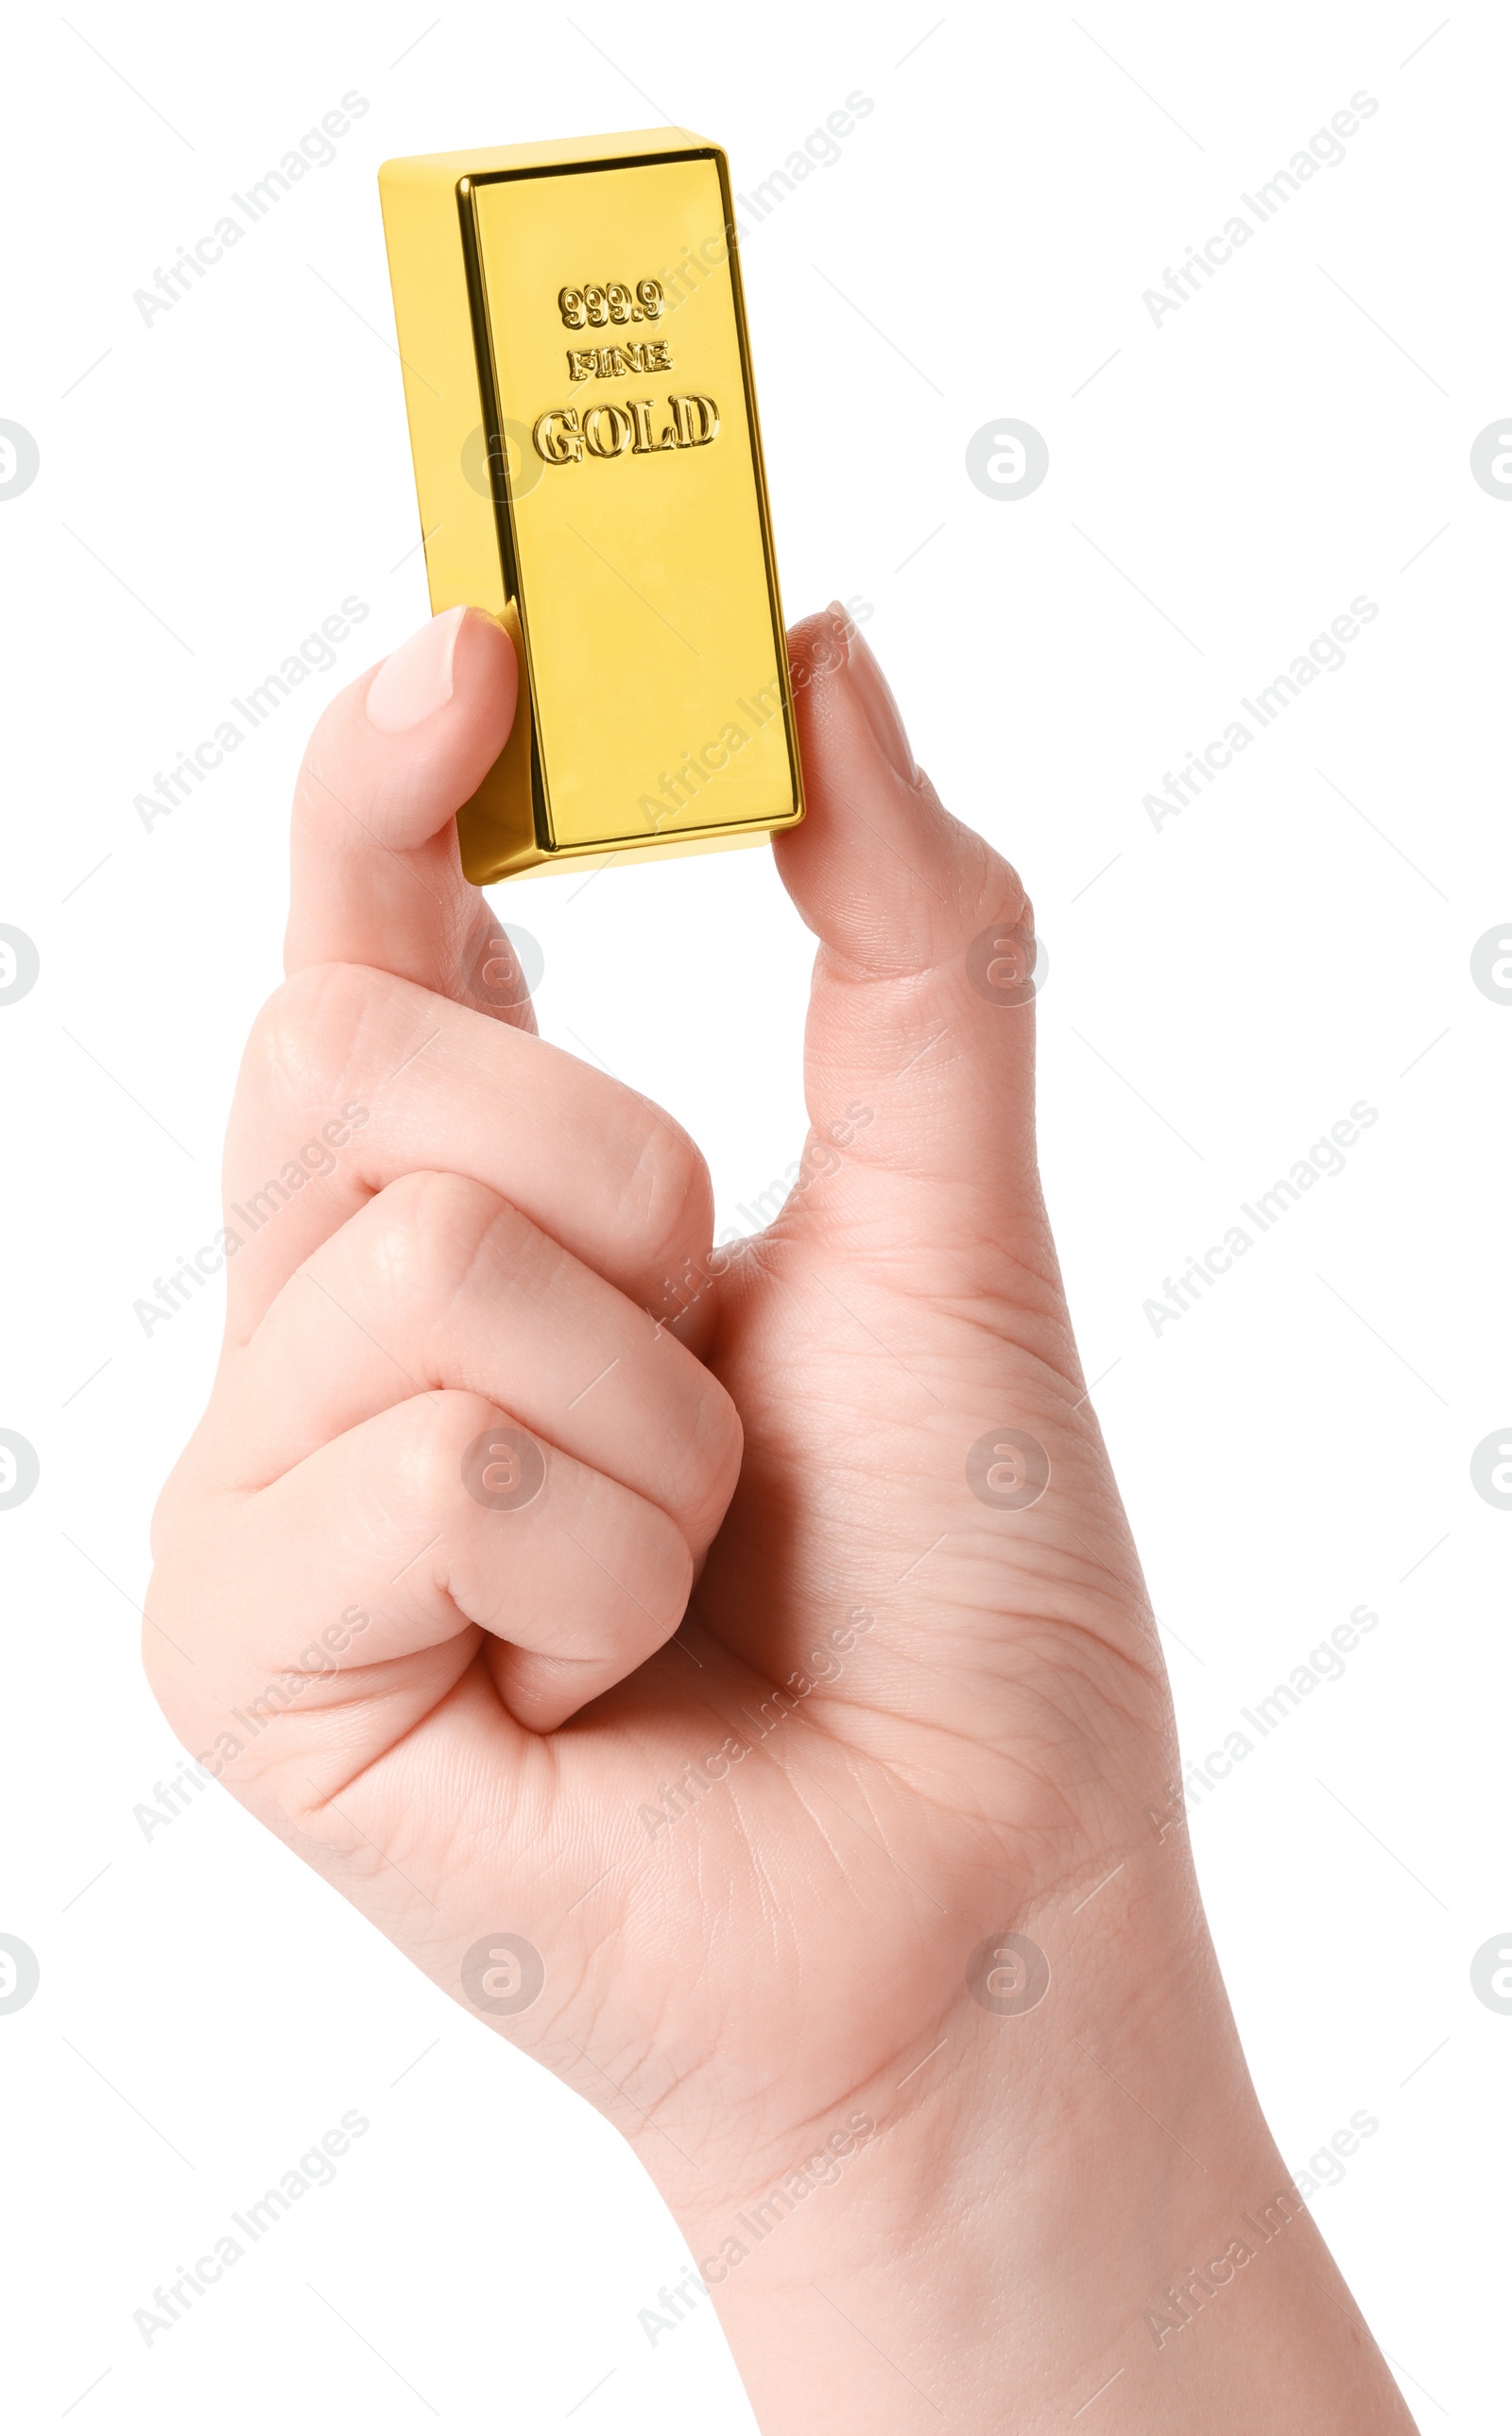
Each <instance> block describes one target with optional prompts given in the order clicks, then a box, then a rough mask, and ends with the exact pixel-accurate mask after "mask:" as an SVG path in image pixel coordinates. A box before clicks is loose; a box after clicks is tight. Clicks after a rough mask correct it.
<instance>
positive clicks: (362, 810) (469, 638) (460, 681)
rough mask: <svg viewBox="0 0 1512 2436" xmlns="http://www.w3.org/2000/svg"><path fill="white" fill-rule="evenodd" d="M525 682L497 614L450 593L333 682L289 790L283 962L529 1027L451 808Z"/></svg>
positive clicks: (497, 748)
mask: <svg viewBox="0 0 1512 2436" xmlns="http://www.w3.org/2000/svg"><path fill="white" fill-rule="evenodd" d="M516 692H517V663H516V660H515V654H514V650H513V644H512V642H511V640H510V637H509V635H507V634H506V633H505V632H504V630H503V628H502V627H501V626H500V625H498V624H497V623H495V620H494V619H492V618H487V617H485V616H484V615H483V614H482V612H481V611H479V610H476V609H448V610H446V611H445V612H444V613H443V615H442V616H441V617H439V618H432V619H431V620H430V622H429V624H428V625H426V626H422V627H421V628H420V630H419V632H418V633H417V634H414V635H410V636H409V638H408V641H407V642H405V643H402V644H401V645H400V647H399V649H398V650H397V651H396V652H394V653H391V656H390V657H389V658H388V659H387V660H384V661H382V662H381V663H380V665H379V666H378V667H377V668H376V669H370V670H368V671H367V672H366V674H365V675H363V676H360V677H358V678H357V680H356V683H355V684H354V685H350V686H348V687H346V689H345V691H344V692H342V693H339V694H338V695H337V697H336V700H335V701H334V702H333V703H332V704H331V705H329V707H328V708H327V710H326V711H325V713H324V716H323V717H322V720H321V722H320V723H319V725H318V726H317V728H316V730H315V733H314V735H313V736H312V737H311V738H310V740H309V744H308V746H307V748H306V750H305V755H304V765H303V767H302V768H301V771H300V775H299V783H298V785H297V786H296V788H295V791H294V818H293V826H292V831H291V837H290V864H291V869H290V896H289V916H288V930H287V936H286V939H285V944H284V964H285V969H286V971H287V972H289V973H297V972H300V971H302V970H303V969H304V967H305V966H309V965H324V964H351V965H371V966H376V967H377V968H378V969H379V970H380V971H384V972H391V973H397V974H399V975H400V976H401V977H402V978H403V979H404V980H406V981H411V982H418V983H420V985H421V986H422V988H425V989H431V990H436V991H439V992H440V993H441V994H442V995H443V996H445V997H448V998H455V999H458V1000H460V1001H461V1002H462V1003H463V1004H464V1005H470V1006H477V1007H480V1008H483V1009H485V1010H486V1011H487V1012H488V1013H490V1014H495V1015H500V1016H503V1017H504V1018H506V1019H508V1020H511V1021H513V1022H515V1023H522V1022H523V1023H524V1024H525V1025H526V1027H527V1028H528V1029H533V1019H532V1018H531V1017H530V1012H529V1001H528V996H527V993H526V991H525V987H524V982H523V978H522V976H521V975H520V973H519V971H518V967H517V960H516V959H515V958H514V956H513V950H512V949H511V948H510V945H509V941H508V938H507V937H506V936H505V935H504V933H503V930H502V926H501V924H500V923H499V922H498V921H497V919H496V917H495V915H494V914H493V913H492V911H491V909H490V907H489V904H488V901H487V899H486V898H485V897H484V896H483V895H482V893H481V891H480V890H478V889H477V888H474V887H472V886H471V885H470V884H469V882H468V881H467V880H466V879H464V878H463V875H462V867H461V856H460V854H459V851H458V844H457V824H456V818H455V815H456V813H457V811H458V810H459V809H460V808H461V806H462V805H463V804H465V803H466V802H467V800H468V798H469V797H470V796H471V795H472V794H473V793H474V792H475V791H476V790H477V789H478V787H479V786H481V784H482V782H483V779H484V778H485V777H486V775H487V774H488V771H489V769H490V768H491V766H492V764H493V763H494V762H495V760H496V759H497V757H498V755H499V754H500V752H501V751H502V750H503V748H504V745H505V742H506V740H507V739H508V738H509V736H510V734H511V732H512V728H513V721H514V710H515V697H516Z"/></svg>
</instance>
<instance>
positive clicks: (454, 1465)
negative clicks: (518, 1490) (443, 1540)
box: [393, 1387, 499, 1528]
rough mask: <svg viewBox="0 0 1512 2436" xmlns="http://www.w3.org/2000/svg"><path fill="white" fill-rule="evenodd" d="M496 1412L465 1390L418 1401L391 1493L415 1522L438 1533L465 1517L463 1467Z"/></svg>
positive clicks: (447, 1391)
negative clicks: (449, 1519)
mask: <svg viewBox="0 0 1512 2436" xmlns="http://www.w3.org/2000/svg"><path fill="white" fill-rule="evenodd" d="M498 1418H499V1413H498V1407H497V1405H495V1404H491V1403H490V1402H489V1401H488V1398H487V1397H486V1396H478V1395H474V1394H473V1393H472V1392H471V1390H470V1389H468V1388H465V1387H445V1388H442V1389H441V1390H439V1391H438V1393H436V1394H435V1395H432V1396H428V1397H426V1398H425V1399H424V1400H423V1401H419V1403H418V1405H417V1407H416V1409H415V1410H414V1414H413V1427H412V1428H411V1429H410V1430H409V1432H408V1435H407V1436H406V1438H405V1440H404V1442H403V1444H402V1446H401V1449H400V1452H399V1454H398V1458H397V1462H396V1467H395V1475H396V1476H395V1479H394V1483H393V1487H394V1489H395V1491H396V1492H397V1497H398V1499H399V1501H400V1502H401V1503H402V1504H403V1505H404V1507H405V1509H406V1510H407V1512H408V1513H409V1515H410V1516H411V1517H412V1518H413V1520H414V1521H415V1522H426V1523H429V1524H431V1525H432V1526H433V1527H438V1528H439V1527H441V1525H442V1524H443V1522H444V1521H445V1519H446V1518H447V1517H448V1516H455V1515H457V1514H460V1513H461V1512H462V1511H463V1507H464V1502H465V1498H466V1490H465V1488H464V1487H463V1484H462V1461H463V1457H464V1456H465V1454H466V1452H467V1449H468V1448H469V1447H470V1446H471V1445H472V1443H473V1441H474V1439H475V1438H478V1437H480V1436H481V1435H482V1434H483V1432H484V1431H485V1430H487V1429H489V1428H490V1427H491V1426H493V1425H494V1424H495V1423H496V1422H497V1420H498Z"/></svg>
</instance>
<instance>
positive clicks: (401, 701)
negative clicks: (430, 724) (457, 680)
mask: <svg viewBox="0 0 1512 2436" xmlns="http://www.w3.org/2000/svg"><path fill="white" fill-rule="evenodd" d="M466 615H467V612H466V610H465V608H462V609H447V610H444V611H443V613H442V615H441V616H440V617H439V618H432V619H431V621H430V623H429V625H428V626H422V627H421V629H420V632H419V634H418V635H410V637H409V640H408V643H401V644H400V646H399V649H398V650H397V651H396V652H393V653H391V654H390V656H389V657H388V659H386V660H385V661H384V663H383V666H382V668H381V669H380V670H378V673H377V675H376V676H375V677H374V680H373V683H372V684H371V685H370V686H369V687H368V704H367V708H368V719H369V722H370V723H371V725H373V726H374V727H375V728H376V729H377V731H378V733H379V735H380V736H403V735H405V734H406V733H407V732H408V730H409V729H410V728H411V727H419V726H420V725H421V724H422V722H424V721H426V720H427V719H433V718H434V717H435V715H436V713H437V711H438V710H444V709H445V707H446V705H447V704H448V703H449V702H450V700H451V684H452V676H451V664H452V654H453V653H454V652H455V651H456V649H457V637H458V635H460V634H461V624H462V619H463V618H465V617H466Z"/></svg>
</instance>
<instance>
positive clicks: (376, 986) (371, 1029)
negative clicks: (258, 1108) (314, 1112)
mask: <svg viewBox="0 0 1512 2436" xmlns="http://www.w3.org/2000/svg"><path fill="white" fill-rule="evenodd" d="M392 989H393V984H392V982H391V977H390V976H388V975H386V974H383V973H378V972H374V971H372V970H370V969H369V967H368V966H364V965H310V966H305V968H304V970H303V971H302V972H298V973H295V974H292V975H291V976H290V978H289V979H288V980H287V981H286V982H284V983H281V985H280V986H279V987H278V988H277V989H276V990H275V991H274V992H273V995H272V997H271V998H270V999H269V1001H268V1002H267V1004H266V1005H265V1006H264V1007H263V1008H262V1009H261V1011H260V1012H259V1014H258V1016H257V1018H256V1019H255V1021H254V1022H253V1025H252V1034H251V1036H250V1038H249V1040H248V1043H247V1054H246V1057H245V1059H244V1061H243V1068H242V1071H243V1076H244V1078H246V1079H250V1080H251V1081H252V1083H253V1084H254V1085H255V1087H256V1088H258V1089H259V1091H260V1093H261V1094H262V1096H263V1097H264V1098H265V1099H267V1100H268V1101H269V1102H270V1103H271V1104H272V1105H275V1106H281V1107H289V1108H298V1109H300V1110H301V1111H304V1110H308V1109H314V1108H320V1109H322V1110H325V1111H329V1109H330V1108H331V1107H332V1105H335V1104H337V1103H338V1102H339V1101H340V1099H341V1098H342V1097H343V1096H344V1094H345V1092H346V1091H347V1089H348V1088H356V1086H357V1085H358V1084H359V1083H361V1082H362V1081H363V1080H364V1078H365V1077H367V1076H369V1075H371V1073H372V1071H373V1067H374V1040H375V1036H376V1035H377V1034H378V1033H379V1031H380V1030H381V1029H384V1028H386V1026H385V1018H386V1016H387V1015H388V1012H389V1008H390V1004H391V997H392Z"/></svg>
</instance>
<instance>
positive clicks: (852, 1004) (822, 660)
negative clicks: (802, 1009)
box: [774, 602, 1043, 1251]
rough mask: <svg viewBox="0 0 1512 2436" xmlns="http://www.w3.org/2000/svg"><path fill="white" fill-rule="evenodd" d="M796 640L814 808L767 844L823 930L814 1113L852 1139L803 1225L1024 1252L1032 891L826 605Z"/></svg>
mask: <svg viewBox="0 0 1512 2436" xmlns="http://www.w3.org/2000/svg"><path fill="white" fill-rule="evenodd" d="M789 640H790V651H791V658H792V667H793V684H794V691H795V698H796V703H797V713H798V730H799V744H800V749H801V753H802V759H803V773H804V793H805V800H806V805H807V810H806V815H805V818H804V820H803V822H802V824H801V825H800V827H797V828H795V829H791V830H788V831H786V832H785V833H783V834H782V835H780V836H779V837H778V838H777V839H776V840H775V841H774V844H775V851H776V857H777V866H778V869H779V871H780V872H781V875H782V879H783V882H784V884H785V886H786V887H787V889H788V892H789V894H790V895H791V897H792V899H793V902H794V904H795V905H796V906H797V908H798V911H799V913H800V914H802V916H803V918H804V920H805V922H806V923H807V924H808V928H809V930H810V931H814V932H815V933H816V934H817V936H818V938H819V941H820V947H819V953H818V955H817V957H816V959H815V962H814V975H813V987H812V995H811V999H810V1003H809V1012H808V1042H807V1050H806V1056H805V1093H806V1099H807V1104H808V1115H809V1120H810V1122H811V1123H812V1125H813V1127H814V1130H815V1134H816V1136H817V1137H818V1138H819V1141H820V1142H821V1143H835V1142H840V1141H845V1144H846V1148H845V1157H844V1162H843V1164H844V1167H845V1171H846V1175H847V1179H848V1180H847V1185H846V1189H845V1191H844V1192H843V1195H837V1196H835V1197H831V1196H830V1195H828V1194H823V1195H819V1196H816V1197H815V1198H814V1199H813V1200H812V1201H809V1200H808V1199H806V1200H805V1201H804V1202H803V1203H802V1204H801V1205H800V1207H801V1209H802V1210H803V1212H804V1215H803V1216H801V1217H800V1218H799V1219H798V1221H797V1223H798V1224H799V1225H800V1226H803V1225H819V1224H822V1223H824V1221H823V1219H822V1216H821V1213H822V1212H830V1211H833V1212H834V1213H835V1216H836V1217H837V1219H838V1220H839V1221H840V1222H841V1223H843V1226H844V1227H845V1229H846V1234H847V1239H848V1240H849V1241H851V1242H852V1243H854V1242H855V1241H856V1232H855V1230H856V1228H857V1227H858V1225H859V1227H860V1244H861V1245H862V1246H864V1244H866V1242H867V1240H868V1238H869V1237H872V1236H873V1235H874V1234H875V1238H876V1240H877V1242H878V1246H879V1247H880V1246H881V1245H884V1244H887V1245H892V1246H894V1247H895V1246H896V1245H897V1244H899V1242H900V1241H901V1242H902V1243H904V1244H933V1245H937V1246H939V1247H940V1248H942V1249H944V1248H947V1247H949V1246H957V1245H959V1246H961V1247H963V1248H964V1247H966V1246H970V1245H981V1244H997V1245H1000V1246H1001V1247H1003V1248H1004V1249H1017V1250H1019V1251H1022V1249H1023V1237H1024V1222H1025V1219H1026V1218H1028V1217H1031V1216H1032V1217H1033V1219H1034V1220H1035V1221H1037V1222H1038V1223H1039V1224H1041V1225H1042V1224H1043V1209H1042V1204H1041V1201H1040V1195H1039V1184H1038V1175H1037V1170H1036V1166H1035V1159H1034V983H1033V979H1032V976H1033V972H1034V957H1035V947H1034V914H1033V909H1032V908H1031V906H1030V904H1029V901H1028V898H1027V897H1026V896H1025V894H1024V890H1023V886H1022V883H1021V881H1020V880H1019V879H1018V876H1017V873H1016V872H1015V871H1014V870H1013V869H1012V868H1011V867H1010V865H1009V864H1008V863H1006V862H1004V861H1003V860H1002V858H1001V856H1000V855H999V854H997V853H995V852H994V851H993V849H992V847H991V846H989V845H988V844H987V843H986V841H985V840H984V839H982V838H980V837H978V836H977V835H976V833H975V831H974V830H971V829H968V828H966V827H964V825H963V824H962V823H961V822H960V821H957V820H954V819H952V818H951V816H950V814H949V813H948V812H947V811H946V810H945V809H944V807H943V806H942V804H941V803H940V800H939V798H938V796H937V795H936V794H935V792H934V789H933V788H932V786H931V785H930V781H929V779H928V778H927V777H925V776H924V774H922V772H920V771H919V769H918V768H917V767H916V765H915V763H914V760H913V756H912V751H911V750H910V747H909V742H908V738H907V735H906V734H905V731H904V727H903V722H902V719H901V718H900V716H899V713H898V708H897V705H896V703H895V701H894V699H893V695H892V692H891V690H890V688H889V687H888V683H887V680H886V678H885V677H884V676H883V674H882V671H881V670H880V668H879V667H878V663H877V660H876V659H875V658H874V656H873V654H872V653H871V651H870V650H869V648H868V646H867V644H866V641H865V638H864V637H863V635H861V633H860V629H859V628H858V627H857V625H856V624H855V622H854V620H853V619H851V618H848V617H847V616H846V614H845V612H844V611H843V609H842V608H841V607H840V605H839V603H838V602H837V603H835V604H833V605H832V606H831V607H830V608H829V609H827V610H826V611H824V612H823V613H822V614H820V615H819V616H816V617H812V618H805V619H804V620H803V621H802V623H801V624H800V625H798V626H796V627H794V629H793V631H792V634H791V636H790V638H789ZM858 1110H864V1111H865V1112H866V1113H865V1115H864V1116H862V1117H860V1120H859V1121H858V1113H857V1112H858ZM813 1147H814V1146H813V1145H812V1144H811V1145H810V1154H811V1153H812V1151H813ZM821 1156H822V1154H821ZM826 1163H828V1164H835V1165H838V1164H839V1163H840V1162H838V1161H834V1160H833V1155H832V1154H831V1158H830V1161H829V1162H826ZM806 1167H808V1169H809V1171H810V1172H813V1161H812V1157H809V1158H808V1159H807V1160H806ZM790 1207H791V1205H790Z"/></svg>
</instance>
